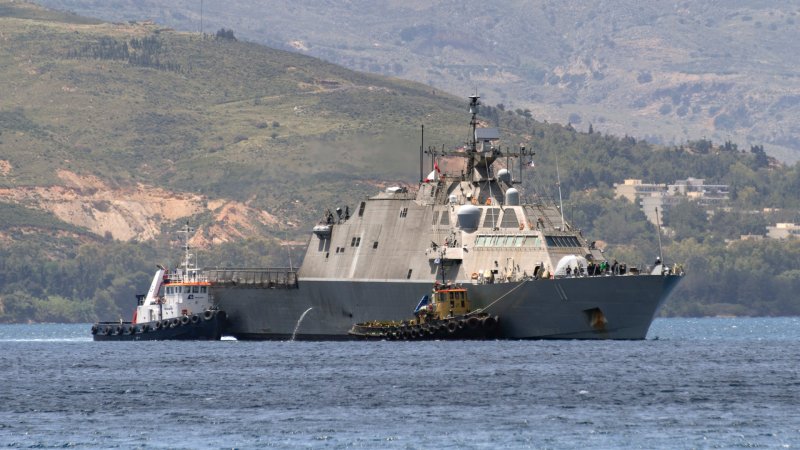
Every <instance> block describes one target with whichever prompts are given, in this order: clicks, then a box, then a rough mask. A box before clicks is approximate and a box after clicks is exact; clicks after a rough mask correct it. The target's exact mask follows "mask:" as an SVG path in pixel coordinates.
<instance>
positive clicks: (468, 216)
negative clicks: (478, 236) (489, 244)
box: [458, 205, 481, 230]
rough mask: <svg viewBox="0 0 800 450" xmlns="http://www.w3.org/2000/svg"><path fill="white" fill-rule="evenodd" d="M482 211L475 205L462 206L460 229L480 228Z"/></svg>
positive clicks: (460, 210) (460, 209)
mask: <svg viewBox="0 0 800 450" xmlns="http://www.w3.org/2000/svg"><path fill="white" fill-rule="evenodd" d="M480 220H481V210H480V208H478V207H477V206H475V205H462V206H461V207H460V208H458V227H459V228H462V229H466V230H474V229H477V228H478V223H479V222H480Z"/></svg>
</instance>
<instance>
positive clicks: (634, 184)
mask: <svg viewBox="0 0 800 450" xmlns="http://www.w3.org/2000/svg"><path fill="white" fill-rule="evenodd" d="M615 190H616V195H617V197H625V198H627V199H628V200H630V201H632V202H634V203H636V204H638V205H639V206H640V207H641V208H642V212H644V215H645V216H646V217H647V220H649V221H650V222H651V223H653V224H658V223H659V222H661V219H662V217H663V212H664V210H668V209H669V208H670V207H672V206H674V205H676V204H678V203H680V202H681V201H682V200H683V199H688V200H691V201H695V202H698V203H699V204H701V205H703V206H722V205H723V204H725V203H726V202H727V201H728V199H729V198H730V197H729V190H728V185H726V184H705V180H703V179H700V178H687V179H685V180H678V181H676V182H675V184H669V185H668V184H653V183H642V180H638V179H627V180H625V181H624V182H623V183H622V184H617V185H616V186H615ZM656 208H657V209H658V213H656Z"/></svg>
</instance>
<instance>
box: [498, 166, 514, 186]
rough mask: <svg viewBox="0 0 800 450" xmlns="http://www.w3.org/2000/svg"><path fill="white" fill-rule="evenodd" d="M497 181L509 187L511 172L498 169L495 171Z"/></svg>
mask: <svg viewBox="0 0 800 450" xmlns="http://www.w3.org/2000/svg"><path fill="white" fill-rule="evenodd" d="M497 179H498V180H500V181H502V182H503V183H505V184H508V185H511V172H509V171H508V169H500V170H498V171H497Z"/></svg>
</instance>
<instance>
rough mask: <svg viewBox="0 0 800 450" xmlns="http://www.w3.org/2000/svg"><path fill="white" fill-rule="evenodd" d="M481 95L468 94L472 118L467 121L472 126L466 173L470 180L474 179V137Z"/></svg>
mask: <svg viewBox="0 0 800 450" xmlns="http://www.w3.org/2000/svg"><path fill="white" fill-rule="evenodd" d="M480 98H481V97H480V96H479V95H470V96H469V112H470V114H472V120H471V121H470V122H469V124H470V126H471V127H472V136H470V142H469V155H468V157H467V173H468V174H469V178H470V181H475V179H474V174H473V172H474V169H475V154H476V153H478V139H477V137H476V132H477V131H476V130H477V128H478V107H479V106H480V104H481V102H480V101H478V99H480Z"/></svg>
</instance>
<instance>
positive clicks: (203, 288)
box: [200, 286, 206, 294]
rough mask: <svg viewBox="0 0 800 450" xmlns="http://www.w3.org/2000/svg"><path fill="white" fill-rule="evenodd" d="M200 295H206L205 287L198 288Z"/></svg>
mask: <svg viewBox="0 0 800 450" xmlns="http://www.w3.org/2000/svg"><path fill="white" fill-rule="evenodd" d="M200 293H201V294H205V293H206V287H205V286H200Z"/></svg>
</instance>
